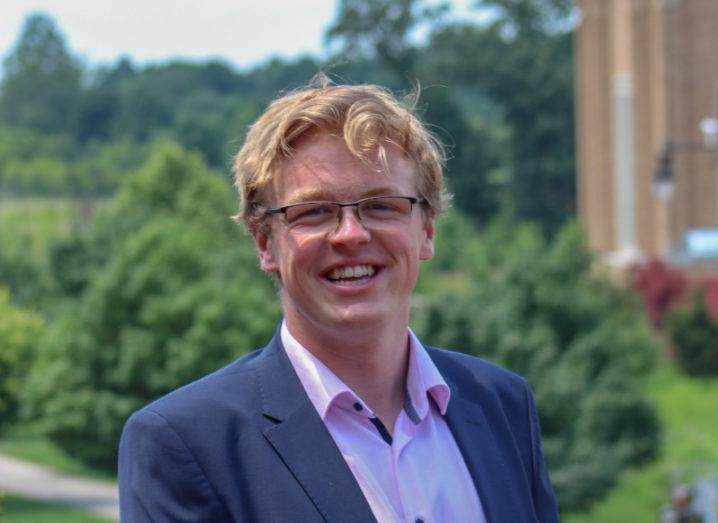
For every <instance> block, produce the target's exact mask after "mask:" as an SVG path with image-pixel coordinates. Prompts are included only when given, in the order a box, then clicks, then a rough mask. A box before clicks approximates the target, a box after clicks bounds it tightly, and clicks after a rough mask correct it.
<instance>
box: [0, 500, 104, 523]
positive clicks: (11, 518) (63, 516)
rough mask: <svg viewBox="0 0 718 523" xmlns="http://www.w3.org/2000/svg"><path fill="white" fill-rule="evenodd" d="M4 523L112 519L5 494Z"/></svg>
mask: <svg viewBox="0 0 718 523" xmlns="http://www.w3.org/2000/svg"><path fill="white" fill-rule="evenodd" d="M0 521H2V523H45V522H48V523H50V522H52V523H106V522H108V521H112V520H111V519H105V518H101V517H99V516H92V515H89V514H86V513H85V512H81V511H78V510H76V509H73V508H69V507H66V506H64V505H55V504H51V503H42V502H39V501H34V500H29V499H25V498H20V497H17V496H11V495H9V494H5V495H3V496H2V497H0Z"/></svg>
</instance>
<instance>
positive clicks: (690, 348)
mask: <svg viewBox="0 0 718 523" xmlns="http://www.w3.org/2000/svg"><path fill="white" fill-rule="evenodd" d="M666 323H667V329H668V333H669V335H670V337H671V340H672V341H673V346H674V350H675V356H676V361H677V362H678V364H679V365H680V366H681V368H682V369H683V370H685V371H686V372H687V373H688V374H692V375H709V374H718V321H717V320H715V319H714V318H713V317H711V314H710V313H709V311H708V308H707V306H706V302H705V291H704V290H702V289H697V290H694V292H693V296H692V300H691V303H690V305H689V306H687V307H682V308H676V309H674V310H672V311H671V312H670V313H669V315H668V319H667V322H666Z"/></svg>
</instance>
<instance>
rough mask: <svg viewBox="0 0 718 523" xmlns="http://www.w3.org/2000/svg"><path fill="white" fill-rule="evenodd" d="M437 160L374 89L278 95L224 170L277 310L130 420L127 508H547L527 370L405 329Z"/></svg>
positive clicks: (541, 512)
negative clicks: (248, 339)
mask: <svg viewBox="0 0 718 523" xmlns="http://www.w3.org/2000/svg"><path fill="white" fill-rule="evenodd" d="M442 159H443V156H442V153H441V149H440V147H439V145H438V144H437V142H435V141H434V140H433V139H432V137H431V136H430V134H429V133H428V132H427V131H426V129H425V128H424V127H423V125H422V124H421V123H420V122H419V121H418V120H417V119H416V118H415V117H414V116H413V115H412V114H411V112H410V111H409V110H407V109H405V108H404V107H402V106H401V105H400V104H399V103H398V102H397V101H396V100H395V99H394V98H393V97H392V96H391V94H389V93H388V92H387V91H385V90H383V89H381V88H378V87H376V86H333V85H326V84H325V85H321V86H318V87H316V86H315V87H310V88H307V89H304V90H301V91H298V92H294V93H291V94H289V95H287V96H285V97H283V98H280V99H278V100H276V101H275V102H273V103H272V104H271V105H270V106H269V108H268V109H267V110H266V112H265V113H264V114H263V115H262V116H261V117H260V118H259V120H258V121H257V122H256V123H255V124H254V125H253V127H252V129H251V130H250V133H249V135H248V137H247V140H246V142H245V144H244V146H243V147H242V149H241V151H240V152H239V154H238V155H237V157H236V159H235V176H236V185H237V187H238V189H239V192H240V197H241V212H240V215H239V218H240V219H241V220H242V221H244V222H245V223H246V225H247V227H248V230H249V231H250V233H251V234H252V237H253V238H254V241H255V245H256V248H257V253H258V256H259V263H260V266H261V267H262V269H263V270H265V271H266V272H268V273H270V274H272V275H274V276H275V278H276V280H277V282H278V285H279V287H280V295H281V301H282V306H283V311H284V321H283V322H282V324H281V327H280V328H279V330H278V332H277V334H276V335H275V337H274V339H272V340H271V341H270V343H269V344H268V345H267V346H266V347H264V348H263V349H261V350H260V351H256V352H253V353H250V354H249V355H247V356H245V357H243V358H241V359H239V360H237V361H235V362H234V363H232V364H231V365H229V366H227V367H225V368H224V369H221V370H219V371H218V372H216V373H214V374H212V375H210V376H207V377H205V378H203V379H201V380H199V381H197V382H195V383H192V384H190V385H187V386H185V387H183V388H181V389H179V390H178V391H175V392H174V393H172V394H170V395H168V396H166V397H164V398H162V399H160V400H158V401H156V402H154V403H152V404H150V405H149V406H147V407H145V408H144V409H142V410H140V411H139V412H137V413H135V414H134V415H133V416H132V417H131V418H130V419H129V421H128V422H127V425H126V427H125V430H124V433H123V436H122V442H121V444H120V469H119V478H120V496H121V512H122V518H123V520H124V521H131V522H135V521H211V522H216V521H217V522H218V521H258V522H261V521H297V522H313V521H335V522H365V521H380V522H394V521H411V522H450V521H457V522H464V521H478V522H483V521H489V522H507V523H520V522H529V521H531V522H533V521H542V522H549V521H557V519H558V518H557V515H556V505H555V501H554V498H553V493H552V491H551V486H550V483H549V479H548V474H547V472H546V468H545V465H544V462H543V456H542V452H541V447H540V441H539V426H538V419H537V416H536V411H535V407H534V402H533V398H532V394H531V391H530V388H529V387H528V385H527V384H526V382H525V381H524V380H523V379H521V378H519V377H518V376H516V375H514V374H512V373H510V372H508V371H505V370H503V369H500V368H498V367H496V366H494V365H491V364H489V363H487V362H485V361H482V360H480V359H478V358H473V357H470V356H466V355H463V354H459V353H452V352H447V351H443V350H439V349H432V348H425V347H423V346H422V345H421V343H420V342H419V340H417V338H416V337H415V336H414V334H413V333H412V332H411V331H410V330H409V328H408V322H409V305H410V299H411V293H412V290H413V288H414V285H415V283H416V279H417V275H418V272H419V264H420V261H421V260H426V259H429V258H431V256H432V255H433V251H434V219H435V218H436V216H437V215H438V214H440V213H441V212H443V211H444V210H445V208H446V204H447V200H448V198H447V194H446V192H445V189H444V185H443V178H442V168H441V164H442Z"/></svg>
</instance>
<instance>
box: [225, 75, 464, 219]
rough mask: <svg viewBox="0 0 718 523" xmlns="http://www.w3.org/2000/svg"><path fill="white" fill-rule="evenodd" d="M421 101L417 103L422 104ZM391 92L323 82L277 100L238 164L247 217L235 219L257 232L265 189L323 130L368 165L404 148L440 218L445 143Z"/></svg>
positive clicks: (256, 126)
mask: <svg viewBox="0 0 718 523" xmlns="http://www.w3.org/2000/svg"><path fill="white" fill-rule="evenodd" d="M416 98H417V97H415V98H414V101H416ZM414 105H415V104H411V106H409V107H405V106H403V105H402V104H400V103H399V102H398V101H397V99H396V98H395V97H394V96H393V95H392V93H391V92H390V91H389V90H387V89H384V88H382V87H379V86H376V85H333V84H332V83H331V82H330V81H329V79H328V78H327V77H326V76H324V75H320V76H319V77H318V78H315V80H314V81H313V82H312V83H310V84H309V86H307V87H305V88H302V89H299V90H296V91H293V92H291V93H289V94H287V95H285V96H283V97H281V98H278V99H277V100H275V101H273V102H272V103H271V104H270V105H269V107H268V108H267V109H266V111H265V112H264V113H263V114H262V115H261V116H260V117H259V119H258V120H257V121H256V122H255V123H254V124H253V125H252V127H251V128H250V130H249V133H248V134H247V138H246V140H245V142H244V145H243V146H242V148H241V149H240V151H239V152H238V153H237V155H236V156H235V158H234V162H233V175H234V182H235V186H236V188H237V191H238V192H239V197H240V210H239V214H237V216H236V217H235V219H237V220H238V221H239V220H241V221H244V223H245V224H246V225H247V227H248V229H249V230H250V231H253V230H255V228H256V227H257V226H258V222H259V220H260V219H261V212H260V210H261V209H262V208H263V207H264V206H265V205H266V202H263V201H262V198H263V197H264V196H265V195H264V194H263V188H265V187H266V186H267V185H268V184H270V183H271V182H272V179H273V177H274V176H275V173H276V172H277V169H276V167H277V164H278V162H280V161H281V160H283V159H285V158H290V157H291V156H292V152H293V147H292V146H293V145H294V144H296V143H297V141H298V140H299V139H300V138H301V137H303V136H305V135H307V133H310V132H312V131H316V130H327V131H331V132H336V133H338V134H340V135H341V136H342V137H343V138H344V141H345V143H346V145H347V148H348V149H349V151H351V153H352V154H353V155H354V156H356V157H357V158H359V159H361V160H362V161H369V155H370V154H371V153H374V152H376V153H378V157H379V159H380V160H382V161H384V162H385V158H386V148H385V146H386V145H389V144H391V145H393V146H396V147H398V148H399V149H400V150H402V151H403V152H404V154H405V155H406V156H407V157H408V158H409V159H411V160H412V161H413V162H414V164H415V165H416V169H417V190H418V191H419V193H420V194H421V196H423V197H424V198H425V199H426V201H427V203H428V205H429V207H430V208H431V209H432V211H433V212H434V213H435V214H441V213H443V212H444V211H445V210H446V208H447V207H448V203H449V200H450V195H449V193H448V192H447V191H446V187H445V185H444V177H443V172H442V167H443V164H444V162H445V155H444V151H443V148H442V146H441V143H440V142H439V141H438V140H437V139H436V138H435V137H434V136H433V135H432V134H431V133H430V132H429V131H428V130H427V129H426V128H425V127H424V125H423V124H422V123H421V122H420V121H419V119H418V118H417V117H416V116H415V115H414V114H413V110H414Z"/></svg>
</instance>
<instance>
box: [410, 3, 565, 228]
mask: <svg viewBox="0 0 718 523" xmlns="http://www.w3.org/2000/svg"><path fill="white" fill-rule="evenodd" d="M477 5H478V6H479V8H484V9H488V8H493V9H494V12H495V13H496V14H495V16H494V17H493V18H492V19H491V20H490V22H489V23H488V24H485V25H471V24H451V25H448V26H446V27H444V28H443V29H441V30H439V31H437V32H435V33H434V34H433V35H432V38H431V41H430V44H429V47H428V49H429V50H430V52H429V53H428V54H427V56H426V60H422V67H423V68H424V71H425V72H424V73H423V74H424V75H425V76H426V77H429V78H442V79H444V82H451V84H452V85H457V84H458V85H463V86H466V87H469V86H472V87H473V88H474V89H476V90H479V91H480V92H481V93H483V94H485V95H486V96H488V97H489V98H490V99H491V100H493V101H494V102H495V103H496V105H497V106H498V108H499V110H500V112H501V118H502V119H503V120H504V121H505V122H506V124H507V126H508V130H509V133H510V134H509V136H508V140H507V145H508V150H507V151H506V154H505V155H503V156H502V158H503V161H505V162H506V163H507V167H508V168H509V171H510V177H509V180H508V184H507V196H508V198H507V201H508V202H509V204H510V206H511V208H512V210H513V212H514V213H515V215H516V217H517V218H518V219H525V220H532V221H535V222H536V223H539V224H540V225H541V226H542V228H543V229H544V231H547V232H552V231H555V230H556V229H557V228H558V227H559V226H560V224H561V223H562V222H563V221H564V220H565V219H566V218H567V217H568V216H570V215H571V214H572V213H573V211H574V207H575V159H574V130H573V125H574V123H573V122H574V117H573V103H572V100H573V66H572V62H573V57H572V19H571V18H570V6H571V5H572V2H570V1H568V0H484V1H481V2H477Z"/></svg>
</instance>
